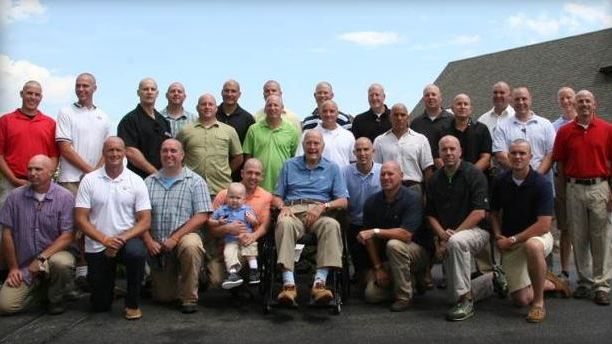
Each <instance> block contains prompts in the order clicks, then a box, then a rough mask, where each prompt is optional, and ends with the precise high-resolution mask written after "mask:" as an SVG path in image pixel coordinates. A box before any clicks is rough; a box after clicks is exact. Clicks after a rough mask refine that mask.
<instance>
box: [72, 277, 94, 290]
mask: <svg viewBox="0 0 612 344" xmlns="http://www.w3.org/2000/svg"><path fill="white" fill-rule="evenodd" d="M74 284H76V286H77V288H79V289H80V290H81V291H82V292H84V293H89V291H90V288H89V283H88V282H87V277H86V276H78V277H77V278H76V279H75V280H74Z"/></svg>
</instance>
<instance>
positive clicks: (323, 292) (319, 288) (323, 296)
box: [310, 281, 334, 305]
mask: <svg viewBox="0 0 612 344" xmlns="http://www.w3.org/2000/svg"><path fill="white" fill-rule="evenodd" d="M310 295H311V296H312V299H313V300H314V302H315V303H317V304H319V305H326V304H328V303H329V302H330V301H331V300H332V299H333V298H334V295H333V294H332V292H331V290H329V289H326V288H325V283H323V282H320V281H319V282H315V284H314V286H313V287H312V291H311V293H310Z"/></svg>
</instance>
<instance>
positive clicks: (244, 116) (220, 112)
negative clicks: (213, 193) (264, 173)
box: [217, 80, 255, 182]
mask: <svg viewBox="0 0 612 344" xmlns="http://www.w3.org/2000/svg"><path fill="white" fill-rule="evenodd" d="M241 94H242V93H241V92H240V84H239V83H238V81H236V80H228V81H226V82H225V83H224V84H223V89H222V90H221V97H222V98H223V102H222V103H221V104H219V107H218V108H217V120H218V121H219V122H222V123H225V124H227V125H229V126H230V127H232V128H234V129H236V132H237V133H238V138H239V139H240V144H241V145H244V138H245V137H246V133H247V131H248V130H249V127H250V126H251V124H253V123H255V117H253V115H251V113H249V112H248V111H246V110H244V109H243V108H241V107H240V105H238V99H240V95H241ZM245 160H246V159H245ZM241 170H242V166H241V167H240V168H237V169H236V170H235V171H234V172H232V181H234V182H240V180H241V179H242V178H241V177H240V171H241Z"/></svg>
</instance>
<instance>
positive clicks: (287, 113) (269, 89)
mask: <svg viewBox="0 0 612 344" xmlns="http://www.w3.org/2000/svg"><path fill="white" fill-rule="evenodd" d="M271 95H277V96H279V97H281V98H282V97H283V90H282V89H281V85H280V84H279V83H278V81H276V80H268V81H266V82H265V83H264V85H263V97H264V101H266V100H267V99H268V97H269V96H271ZM265 117H266V109H265V108H263V109H260V110H259V111H257V112H256V113H255V121H257V122H259V121H261V120H263V119H264V118H265ZM281 117H282V118H283V120H284V121H287V122H289V123H290V124H291V125H292V126H294V127H295V129H297V131H298V132H300V133H301V132H302V125H301V124H300V118H299V117H298V115H297V114H296V113H295V112H293V111H291V110H289V109H288V108H286V107H283V113H282V114H281Z"/></svg>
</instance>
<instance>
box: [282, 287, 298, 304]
mask: <svg viewBox="0 0 612 344" xmlns="http://www.w3.org/2000/svg"><path fill="white" fill-rule="evenodd" d="M296 297H297V290H296V288H295V285H294V284H288V285H284V286H283V290H281V292H280V293H279V294H278V297H277V300H278V302H279V303H281V304H284V305H291V306H293V305H296V302H295V298H296Z"/></svg>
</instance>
